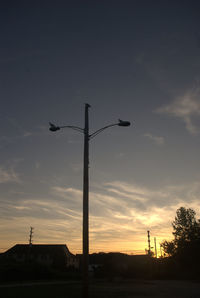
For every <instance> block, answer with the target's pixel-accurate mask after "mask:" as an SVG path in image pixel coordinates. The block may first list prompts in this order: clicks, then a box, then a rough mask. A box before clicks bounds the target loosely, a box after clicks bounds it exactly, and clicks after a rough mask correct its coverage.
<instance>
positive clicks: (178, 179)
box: [0, 0, 200, 254]
mask: <svg viewBox="0 0 200 298" xmlns="http://www.w3.org/2000/svg"><path fill="white" fill-rule="evenodd" d="M199 28H200V3H199V1H195V0H190V1H185V0H180V1H178V0H173V1H172V0H171V1H169V0H165V1H156V0H152V1H149V0H132V1H129V0H123V1H122V0H115V1H111V0H106V1H104V0H101V1H100V0H98V1H97V0H93V1H88V0H85V1H78V0H73V1H72V0H71V1H70V0H69V1H61V0H56V1H51V0H49V1H44V0H43V1H37V0H35V1H32V0H29V1H25V0H24V1H22V0H18V1H13V0H10V1H2V2H1V9H0V36H1V37H0V38H1V43H0V103H1V109H0V252H3V251H5V250H6V249H8V248H10V247H11V246H13V245H15V244H16V243H28V241H29V232H30V226H32V227H34V233H33V243H35V244H39V243H48V244H51V243H52V244H53V243H57V244H66V245H67V246H68V248H69V250H70V251H71V252H72V253H80V252H81V250H82V188H83V135H81V134H80V133H79V132H76V131H73V130H70V129H63V130H60V131H57V132H56V133H52V132H50V131H49V124H48V123H49V121H50V122H53V123H55V124H56V125H61V126H62V125H74V126H79V127H82V128H83V127H84V105H85V103H89V104H90V105H91V108H90V109H89V121H90V122H89V125H90V133H92V132H94V131H96V130H97V129H99V128H101V127H104V126H106V125H109V124H113V123H117V122H118V119H123V120H128V121H130V122H131V126H130V127H118V126H115V127H112V128H109V129H107V130H106V131H104V132H102V133H101V134H99V135H97V136H96V137H95V138H94V139H92V140H90V169H89V170H90V198H89V205H90V206H89V212H90V217H89V221H90V252H102V251H104V252H109V251H112V252H113V251H117V252H126V253H129V254H132V253H133V254H138V253H144V252H145V248H147V247H148V243H147V230H150V233H151V245H152V246H153V244H154V243H153V242H154V237H156V240H157V246H158V247H159V243H161V242H162V241H163V240H164V239H168V240H169V239H172V226H171V222H172V221H173V220H174V217H175V214H176V210H177V209H178V208H179V207H181V206H183V207H186V208H193V209H194V210H195V211H196V216H197V218H199V217H200V197H199V194H200V159H199V152H200V33H199V32H200V31H199Z"/></svg>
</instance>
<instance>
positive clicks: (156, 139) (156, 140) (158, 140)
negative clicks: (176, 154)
mask: <svg viewBox="0 0 200 298" xmlns="http://www.w3.org/2000/svg"><path fill="white" fill-rule="evenodd" d="M144 137H146V138H149V139H150V140H152V141H153V142H154V143H155V144H157V145H164V143H165V139H164V137H158V136H154V135H152V134H150V133H145V134H144Z"/></svg>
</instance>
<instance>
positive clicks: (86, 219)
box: [49, 103, 130, 298]
mask: <svg viewBox="0 0 200 298" xmlns="http://www.w3.org/2000/svg"><path fill="white" fill-rule="evenodd" d="M89 108H90V105H89V104H88V103H86V104H85V127H84V129H83V128H81V127H78V126H71V125H65V126H56V125H55V124H53V123H51V122H49V124H50V128H49V130H50V131H52V132H55V131H57V130H60V129H62V128H71V129H74V130H76V131H79V132H81V133H83V134H84V159H83V161H84V162H83V247H82V249H83V298H88V297H89V279H88V267H89V211H88V210H89V141H90V140H91V139H92V138H94V137H95V136H96V135H98V134H99V133H101V132H102V131H104V130H105V129H107V128H109V127H112V126H116V125H118V126H130V122H129V121H123V120H120V119H119V122H118V123H114V124H110V125H107V126H104V127H102V128H100V129H98V130H96V131H95V132H93V133H92V134H89V113H88V110H89Z"/></svg>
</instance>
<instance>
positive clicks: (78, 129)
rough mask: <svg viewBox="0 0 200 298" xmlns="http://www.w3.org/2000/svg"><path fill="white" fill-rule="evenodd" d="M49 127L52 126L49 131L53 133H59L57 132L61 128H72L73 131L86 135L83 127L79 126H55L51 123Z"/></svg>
mask: <svg viewBox="0 0 200 298" xmlns="http://www.w3.org/2000/svg"><path fill="white" fill-rule="evenodd" d="M49 125H50V127H49V130H50V131H53V132H54V131H57V130H60V129H61V128H71V129H73V130H76V131H79V132H82V133H84V129H83V128H81V127H78V126H73V125H65V126H56V125H55V124H53V123H51V122H49Z"/></svg>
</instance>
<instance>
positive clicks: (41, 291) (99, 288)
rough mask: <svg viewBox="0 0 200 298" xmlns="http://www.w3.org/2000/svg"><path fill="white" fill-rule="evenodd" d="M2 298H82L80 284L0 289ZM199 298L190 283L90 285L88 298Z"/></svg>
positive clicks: (199, 288) (199, 291) (195, 285)
mask: <svg viewBox="0 0 200 298" xmlns="http://www.w3.org/2000/svg"><path fill="white" fill-rule="evenodd" d="M0 293H1V294H0V297H2V298H27V297H28V298H47V297H48V298H53V297H54V298H68V297H69V298H81V283H80V282H68V283H64V282H63V283H56V282H55V283H44V284H41V283H40V284H27V285H7V286H0ZM100 297H101V298H115V297H116V298H120V297H121V298H132V297H134V298H137V297H138V298H143V297H144V298H147V297H150V298H153V297H159V298H199V297H200V283H197V282H189V281H155V280H152V281H138V280H132V281H123V282H122V281H118V282H117V281H115V282H103V281H99V282H93V283H91V284H90V298H100Z"/></svg>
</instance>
